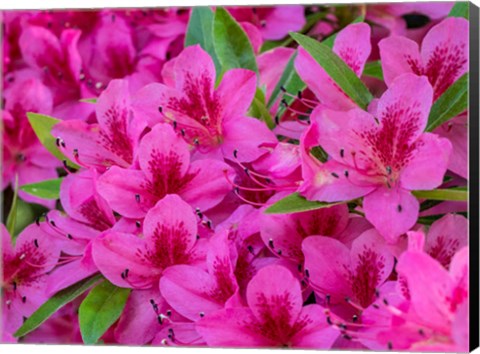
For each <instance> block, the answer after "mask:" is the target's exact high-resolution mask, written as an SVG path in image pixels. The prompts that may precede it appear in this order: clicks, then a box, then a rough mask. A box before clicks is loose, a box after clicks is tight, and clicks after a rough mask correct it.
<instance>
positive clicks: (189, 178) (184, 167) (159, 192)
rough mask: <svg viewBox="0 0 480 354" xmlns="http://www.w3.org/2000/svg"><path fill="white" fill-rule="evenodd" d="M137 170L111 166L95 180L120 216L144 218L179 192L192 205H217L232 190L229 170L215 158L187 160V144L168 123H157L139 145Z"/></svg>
mask: <svg viewBox="0 0 480 354" xmlns="http://www.w3.org/2000/svg"><path fill="white" fill-rule="evenodd" d="M138 154H139V164H140V170H133V169H122V168H120V167H117V166H113V167H112V168H110V169H109V170H108V171H107V172H106V173H105V174H103V175H102V176H101V177H100V178H99V180H98V191H99V193H100V195H101V196H102V197H103V198H105V200H106V201H107V202H108V203H109V205H110V206H111V207H112V208H113V209H114V210H116V211H117V212H119V213H120V214H122V215H123V216H127V217H131V218H137V217H143V216H144V215H145V214H146V212H147V211H148V210H149V209H150V208H151V207H152V206H153V205H155V203H156V202H157V201H158V200H160V199H162V198H163V197H164V196H165V195H167V194H179V195H180V196H181V197H182V198H183V199H184V200H185V201H187V202H188V203H190V204H191V205H192V206H194V207H195V208H200V209H201V210H206V209H209V208H211V207H213V206H214V205H216V204H218V203H219V202H220V201H221V200H222V199H223V197H224V196H225V194H226V193H227V192H228V191H229V190H231V186H230V184H229V183H228V181H227V178H226V174H227V175H228V174H231V170H230V168H229V167H228V165H226V164H225V163H223V162H220V161H217V160H210V159H206V160H197V161H193V162H190V152H189V149H188V145H187V143H186V142H185V141H184V140H183V139H182V138H181V137H180V136H179V135H177V134H176V133H175V132H174V131H173V129H172V127H171V126H169V125H167V124H158V125H156V126H155V127H154V128H153V130H152V131H151V132H149V133H148V134H146V135H145V136H144V137H143V138H142V140H141V142H140V145H139V147H138Z"/></svg>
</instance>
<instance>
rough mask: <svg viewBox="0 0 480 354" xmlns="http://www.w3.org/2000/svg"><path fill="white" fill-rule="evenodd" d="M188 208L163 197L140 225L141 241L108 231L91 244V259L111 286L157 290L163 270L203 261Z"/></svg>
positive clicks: (183, 204) (177, 201)
mask: <svg viewBox="0 0 480 354" xmlns="http://www.w3.org/2000/svg"><path fill="white" fill-rule="evenodd" d="M197 230H198V226H197V219H196V216H195V214H194V212H193V209H192V207H190V206H189V205H188V204H187V203H185V202H184V201H183V200H182V199H181V198H180V197H179V196H177V195H167V196H165V198H163V199H162V200H160V201H159V202H158V203H157V204H156V205H155V206H154V207H153V208H151V209H150V210H149V211H148V213H147V215H146V216H145V221H144V223H143V233H144V236H143V238H140V237H137V236H135V235H132V234H128V233H123V232H118V231H114V230H110V231H107V232H105V233H104V234H103V235H102V236H101V237H99V238H97V239H96V240H95V241H94V242H93V259H94V261H95V264H96V265H97V267H98V269H100V272H101V273H102V274H103V275H105V277H106V278H107V279H108V280H110V281H111V282H112V283H113V284H115V285H117V286H120V287H127V288H133V289H150V288H152V287H153V286H158V281H159V279H160V277H161V276H162V274H163V272H164V270H165V269H167V268H168V267H170V266H173V265H177V264H196V263H197V262H199V261H200V260H201V259H202V258H203V257H204V255H203V248H202V247H201V245H199V243H201V242H199V240H198V239H197Z"/></svg>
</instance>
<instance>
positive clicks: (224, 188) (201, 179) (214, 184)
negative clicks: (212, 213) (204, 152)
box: [179, 159, 234, 211]
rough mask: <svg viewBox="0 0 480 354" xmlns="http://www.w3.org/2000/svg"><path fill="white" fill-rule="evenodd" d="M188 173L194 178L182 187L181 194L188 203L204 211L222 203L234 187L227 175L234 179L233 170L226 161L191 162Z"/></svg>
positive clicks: (206, 160)
mask: <svg viewBox="0 0 480 354" xmlns="http://www.w3.org/2000/svg"><path fill="white" fill-rule="evenodd" d="M188 173H189V175H193V178H192V179H191V180H190V181H189V182H188V183H187V184H186V185H184V186H183V187H182V189H181V191H179V194H180V195H181V196H182V198H183V199H184V200H185V201H186V202H187V203H189V204H190V205H192V206H194V207H195V208H200V210H202V211H205V210H208V209H211V208H212V207H214V206H215V205H217V204H218V203H220V202H221V201H222V200H223V198H224V197H225V195H226V194H227V193H228V192H230V191H231V190H232V188H233V187H232V185H231V184H230V183H229V182H228V180H227V177H226V175H228V176H229V179H230V180H233V177H234V176H233V171H232V169H231V168H230V166H228V165H227V164H225V163H224V162H220V161H217V160H210V159H205V160H197V161H194V162H193V163H192V164H191V166H190V169H189V171H188Z"/></svg>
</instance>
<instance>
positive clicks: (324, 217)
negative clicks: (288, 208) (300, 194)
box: [261, 205, 348, 265]
mask: <svg viewBox="0 0 480 354" xmlns="http://www.w3.org/2000/svg"><path fill="white" fill-rule="evenodd" d="M261 220H262V223H261V235H262V239H263V241H264V242H265V244H266V245H268V246H269V248H270V249H271V251H272V252H273V253H274V254H277V255H279V256H281V257H285V258H288V259H290V260H292V261H293V262H295V263H296V264H300V265H301V264H302V263H303V259H304V257H303V253H302V241H303V240H304V239H305V238H307V237H308V236H313V235H319V236H331V237H334V238H336V237H338V236H339V235H340V233H341V232H342V231H343V230H344V229H345V228H346V227H347V223H348V208H347V206H346V205H338V206H333V207H331V208H325V209H317V210H313V211H307V212H302V213H295V214H285V215H265V216H264V217H263V218H262V219H261Z"/></svg>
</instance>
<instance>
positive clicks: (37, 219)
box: [35, 216, 40, 226]
mask: <svg viewBox="0 0 480 354" xmlns="http://www.w3.org/2000/svg"><path fill="white" fill-rule="evenodd" d="M35 224H37V226H40V216H37V217H36V218H35Z"/></svg>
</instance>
